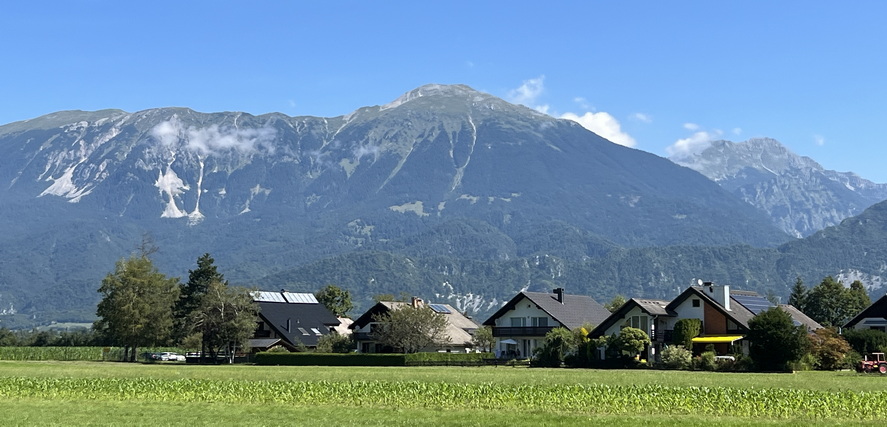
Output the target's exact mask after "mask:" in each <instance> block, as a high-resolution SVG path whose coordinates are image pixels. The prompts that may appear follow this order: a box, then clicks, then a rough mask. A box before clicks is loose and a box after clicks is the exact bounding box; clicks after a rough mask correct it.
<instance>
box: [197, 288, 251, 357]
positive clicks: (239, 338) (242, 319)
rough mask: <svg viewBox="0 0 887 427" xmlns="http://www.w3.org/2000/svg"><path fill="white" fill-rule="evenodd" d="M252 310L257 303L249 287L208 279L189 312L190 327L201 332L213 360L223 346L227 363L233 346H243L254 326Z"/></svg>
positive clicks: (232, 351) (204, 344) (233, 350)
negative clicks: (202, 291)
mask: <svg viewBox="0 0 887 427" xmlns="http://www.w3.org/2000/svg"><path fill="white" fill-rule="evenodd" d="M256 313H258V306H257V305H256V303H255V302H253V300H252V297H251V296H250V294H249V291H247V290H246V289H243V288H235V287H231V286H228V285H227V284H226V283H222V282H219V281H214V282H210V283H209V286H208V287H207V288H206V291H205V293H204V295H203V297H202V298H201V301H200V306H199V307H198V308H197V309H196V310H195V311H194V312H193V313H192V315H191V324H192V330H193V331H194V332H197V333H199V334H200V335H201V337H202V342H203V346H204V347H205V348H207V349H209V350H210V351H209V353H210V356H211V358H212V359H213V360H215V355H216V354H218V353H219V352H221V351H222V350H225V351H226V354H227V356H228V363H233V361H234V353H235V352H236V350H237V348H238V347H239V348H243V347H245V346H246V342H247V341H248V340H249V338H250V337H251V336H252V335H253V333H254V332H255V330H256Z"/></svg>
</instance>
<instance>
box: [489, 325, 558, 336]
mask: <svg viewBox="0 0 887 427" xmlns="http://www.w3.org/2000/svg"><path fill="white" fill-rule="evenodd" d="M552 329H554V326H524V327H501V326H496V327H493V336H494V337H543V336H545V334H547V333H548V332H549V331H551V330H552Z"/></svg>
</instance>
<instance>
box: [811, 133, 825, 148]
mask: <svg viewBox="0 0 887 427" xmlns="http://www.w3.org/2000/svg"><path fill="white" fill-rule="evenodd" d="M813 143H814V144H816V145H817V146H819V147H822V146H823V145H825V137H824V136H822V135H813Z"/></svg>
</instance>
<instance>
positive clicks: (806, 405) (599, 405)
mask: <svg viewBox="0 0 887 427" xmlns="http://www.w3.org/2000/svg"><path fill="white" fill-rule="evenodd" d="M9 398H37V399H53V400H117V401H145V402H172V403H174V402H182V403H191V402H216V403H230V404H268V403H279V404H290V405H338V406H348V407H377V408H378V407H382V408H399V409H404V408H435V409H441V410H446V409H481V410H499V411H534V412H545V413H574V414H614V415H633V414H662V415H696V416H707V415H710V416H732V417H743V418H758V419H816V420H825V419H829V418H838V419H844V420H879V419H887V392H853V391H844V392H827V391H815V390H793V389H737V388H720V387H666V386H657V385H642V386H638V385H625V386H613V385H550V386H539V385H507V384H494V383H482V384H463V383H440V382H422V381H399V382H386V381H244V380H207V379H175V380H170V379H154V378H26V377H6V378H0V399H9Z"/></svg>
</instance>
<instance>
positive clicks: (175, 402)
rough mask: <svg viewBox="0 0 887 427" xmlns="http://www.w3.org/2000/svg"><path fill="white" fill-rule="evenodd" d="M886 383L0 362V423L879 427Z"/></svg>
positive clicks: (669, 374) (845, 378) (819, 376)
mask: <svg viewBox="0 0 887 427" xmlns="http://www.w3.org/2000/svg"><path fill="white" fill-rule="evenodd" d="M885 386H887V377H881V376H875V375H859V374H856V373H851V372H800V373H795V374H746V373H710V372H673V371H646V370H607V371H602V370H584V369H538V368H531V369H528V368H510V367H498V368H493V367H480V368H454V367H451V368H435V367H417V368H390V367H388V368H381V367H380V368H359V367H347V368H327V367H259V366H243V365H237V366H192V365H183V364H149V365H146V364H124V363H101V362H95V363H92V362H0V424H2V425H123V424H135V425H149V424H150V425H207V424H219V423H225V424H241V423H250V424H252V425H327V426H337V425H386V426H387V425H484V426H487V425H503V426H504V425H587V424H589V423H605V424H607V425H638V424H642V425H677V424H681V425H702V424H711V423H713V422H716V423H718V424H720V425H749V424H756V425H761V424H779V425H800V424H820V425H866V424H869V425H881V424H883V423H884V422H885V421H887V392H884V391H882V390H885V389H887V387H885Z"/></svg>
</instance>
